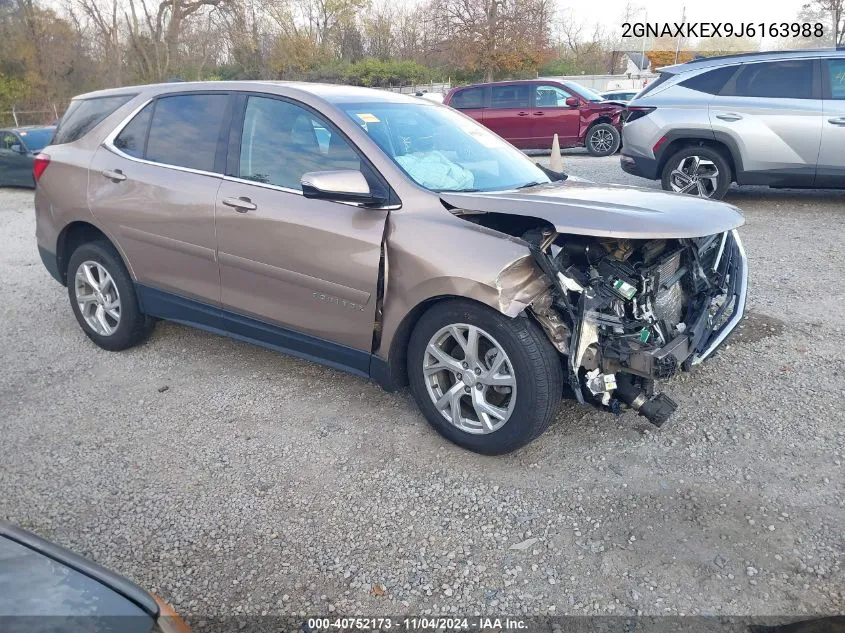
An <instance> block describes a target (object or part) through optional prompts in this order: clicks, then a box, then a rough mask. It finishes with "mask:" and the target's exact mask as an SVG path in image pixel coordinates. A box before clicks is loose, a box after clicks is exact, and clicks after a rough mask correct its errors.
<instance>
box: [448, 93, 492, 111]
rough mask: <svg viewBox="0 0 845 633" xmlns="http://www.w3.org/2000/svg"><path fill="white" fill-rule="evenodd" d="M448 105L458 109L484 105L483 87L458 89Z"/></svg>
mask: <svg viewBox="0 0 845 633" xmlns="http://www.w3.org/2000/svg"><path fill="white" fill-rule="evenodd" d="M449 105H450V106H452V107H453V108H457V109H459V110H469V109H471V108H483V107H484V88H464V89H463V90H458V91H457V92H456V93H455V94H454V95H452V99H451V101H450V102H449Z"/></svg>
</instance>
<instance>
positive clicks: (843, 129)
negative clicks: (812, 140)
mask: <svg viewBox="0 0 845 633" xmlns="http://www.w3.org/2000/svg"><path fill="white" fill-rule="evenodd" d="M822 78H823V86H824V122H823V123H822V146H821V150H820V151H819V164H818V170H817V171H816V184H817V185H819V186H821V187H845V57H841V58H835V59H828V60H825V62H824V64H823V72H822Z"/></svg>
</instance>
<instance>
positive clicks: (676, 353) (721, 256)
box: [523, 227, 748, 426]
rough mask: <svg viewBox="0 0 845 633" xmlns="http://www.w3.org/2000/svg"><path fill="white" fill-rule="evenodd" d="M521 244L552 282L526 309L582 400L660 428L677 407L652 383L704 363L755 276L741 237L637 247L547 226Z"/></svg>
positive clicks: (734, 320) (729, 234)
mask: <svg viewBox="0 0 845 633" xmlns="http://www.w3.org/2000/svg"><path fill="white" fill-rule="evenodd" d="M523 237H524V239H526V241H528V243H529V245H530V250H531V254H532V257H533V260H534V263H535V264H536V265H537V266H538V267H539V269H540V270H541V271H542V272H543V273H544V278H545V279H546V281H547V282H548V285H547V290H546V291H545V292H543V293H542V294H540V295H538V296H537V297H535V298H534V299H533V300H532V301H531V303H530V305H529V308H528V309H529V310H530V311H531V313H532V314H533V315H534V317H535V318H536V319H537V320H538V322H539V323H540V324H541V325H542V326H543V328H544V330H545V331H546V333H547V334H548V335H549V338H550V340H551V341H552V343H553V344H554V345H555V347H556V348H557V349H558V350H559V351H560V352H561V353H562V354H564V355H565V357H566V358H565V363H566V367H567V372H568V381H569V385H570V387H571V389H572V391H573V392H574V394H575V397H576V398H577V399H578V400H579V401H580V402H588V403H592V404H595V405H597V406H599V407H601V408H605V409H608V410H610V411H614V412H619V411H621V410H622V409H623V408H624V407H629V408H633V409H634V410H636V411H637V412H638V413H639V414H640V415H643V416H645V417H646V418H647V419H649V420H650V421H651V422H653V423H655V424H657V425H658V426H659V425H661V424H663V422H665V421H666V419H667V418H668V417H669V415H671V413H672V412H673V411H674V410H675V408H676V405H675V403H674V402H673V401H672V400H671V399H669V398H668V397H666V396H665V395H662V394H657V395H656V394H655V391H654V385H655V381H656V380H662V379H666V378H670V377H672V376H674V375H675V374H676V373H678V372H680V371H689V370H690V369H691V368H692V367H693V366H694V365H697V364H698V363H700V362H702V361H704V360H705V359H707V358H708V357H709V356H710V355H711V354H713V352H714V351H715V350H716V349H717V348H718V347H719V346H720V345H721V344H722V343H723V342H724V341H725V338H726V337H727V336H728V334H730V332H731V331H732V330H733V329H734V328H735V327H736V326H737V324H738V323H739V321H740V319H741V318H742V315H743V311H744V308H745V299H746V289H747V283H748V268H747V260H746V256H745V251H744V250H743V248H742V244H741V242H740V240H739V236H738V235H737V233H736V230H729V231H725V232H723V233H718V234H715V235H710V236H707V237H701V238H684V239H652V240H633V239H614V238H604V237H601V238H597V237H584V236H572V235H559V234H557V233H555V232H554V231H553V230H552V229H550V228H548V227H547V228H544V229H534V230H532V231H529V232H528V233H527V234H526V235H524V236H523Z"/></svg>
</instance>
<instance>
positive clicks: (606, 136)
mask: <svg viewBox="0 0 845 633" xmlns="http://www.w3.org/2000/svg"><path fill="white" fill-rule="evenodd" d="M614 144H615V139H614V138H613V134H611V133H610V132H609V131H608V130H596V131H595V132H593V134H592V135H590V146H591V147H592V148H593V149H594V150H595V151H596V153H599V154H604V153H606V152H609V151H610V148H611V147H613V145H614Z"/></svg>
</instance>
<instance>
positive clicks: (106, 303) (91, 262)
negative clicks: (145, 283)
mask: <svg viewBox="0 0 845 633" xmlns="http://www.w3.org/2000/svg"><path fill="white" fill-rule="evenodd" d="M67 292H68V297H69V298H70V305H71V308H72V309H73V313H74V315H75V316H76V320H77V321H78V322H79V326H80V327H81V328H82V331H83V332H85V334H86V336H88V338H90V339H91V340H92V341H94V343H96V344H97V345H98V346H100V347H102V348H103V349H106V350H109V351H112V352H116V351H121V350H124V349H128V348H130V347H134V346H135V345H137V344H138V343H140V342H142V341H143V340H144V339H145V338H146V337H147V336H148V335H149V333H150V332H151V331H152V329H153V327H154V325H155V320H154V319H152V318H150V317H147V316H145V315H144V314H142V313H141V310H140V309H139V307H138V297H137V295H136V294H135V284H134V283H133V282H132V277H130V275H129V271H127V270H126V266H124V265H123V261H122V260H121V259H120V255H119V254H118V252H117V251H116V250H115V248H114V247H113V246H112V245H111V244H110V243H109V242H106V241H97V242H89V243H87V244H83V245H81V246H80V247H79V248H77V249H76V250H75V251H74V252H73V254H72V255H71V256H70V261H69V262H68V269H67Z"/></svg>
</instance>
